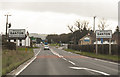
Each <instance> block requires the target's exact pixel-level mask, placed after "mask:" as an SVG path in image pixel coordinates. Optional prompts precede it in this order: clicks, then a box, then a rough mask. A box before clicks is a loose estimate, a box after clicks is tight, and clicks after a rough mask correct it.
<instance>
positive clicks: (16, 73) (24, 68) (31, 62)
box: [15, 49, 41, 77]
mask: <svg viewBox="0 0 120 77" xmlns="http://www.w3.org/2000/svg"><path fill="white" fill-rule="evenodd" d="M40 51H41V49H40ZM40 51H39V52H38V53H37V54H36V55H35V57H34V58H33V59H32V60H31V61H30V62H29V63H28V64H27V65H25V66H24V67H23V68H22V69H21V70H20V71H19V72H17V73H16V74H15V77H16V76H17V75H19V74H20V73H21V72H22V71H23V70H24V69H25V68H27V67H28V66H29V65H30V64H31V63H32V62H33V61H34V60H35V59H36V56H37V55H38V54H39V53H40Z"/></svg>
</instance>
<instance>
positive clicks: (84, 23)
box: [83, 21, 89, 29]
mask: <svg viewBox="0 0 120 77" xmlns="http://www.w3.org/2000/svg"><path fill="white" fill-rule="evenodd" d="M88 24H89V22H88V21H83V27H84V28H86V29H88Z"/></svg>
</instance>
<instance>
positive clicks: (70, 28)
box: [68, 25, 74, 33]
mask: <svg viewBox="0 0 120 77" xmlns="http://www.w3.org/2000/svg"><path fill="white" fill-rule="evenodd" d="M68 28H69V30H70V31H71V32H72V33H73V32H74V31H73V26H71V27H70V26H69V25H68Z"/></svg>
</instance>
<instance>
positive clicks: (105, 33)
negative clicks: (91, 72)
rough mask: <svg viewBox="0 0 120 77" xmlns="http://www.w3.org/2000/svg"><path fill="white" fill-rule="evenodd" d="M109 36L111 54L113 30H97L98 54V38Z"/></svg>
mask: <svg viewBox="0 0 120 77" xmlns="http://www.w3.org/2000/svg"><path fill="white" fill-rule="evenodd" d="M103 38H109V54H111V38H112V30H96V54H97V53H98V52H97V49H98V47H97V41H98V40H97V39H103Z"/></svg>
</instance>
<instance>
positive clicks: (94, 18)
mask: <svg viewBox="0 0 120 77" xmlns="http://www.w3.org/2000/svg"><path fill="white" fill-rule="evenodd" d="M95 18H96V16H94V25H93V31H94V33H95Z"/></svg>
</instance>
